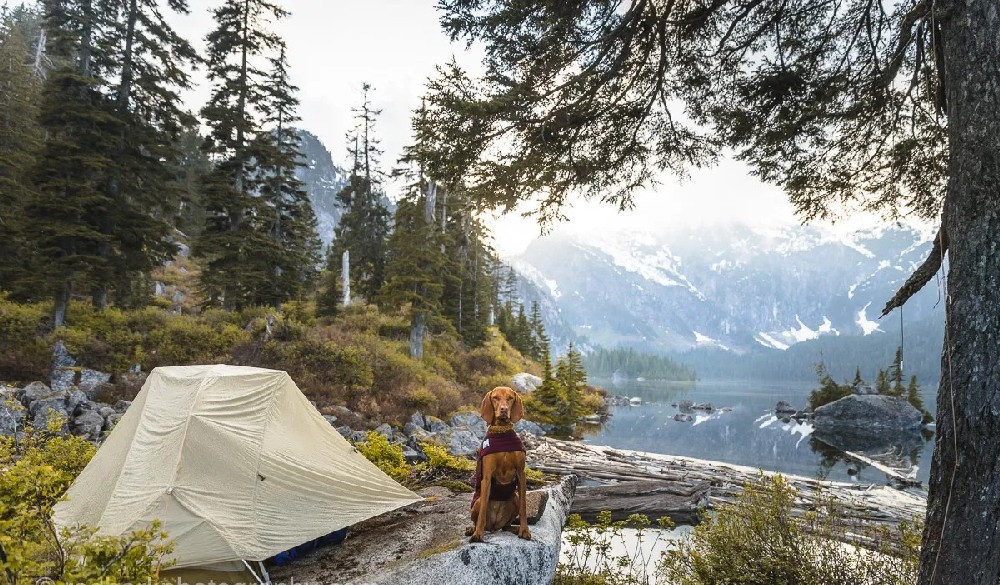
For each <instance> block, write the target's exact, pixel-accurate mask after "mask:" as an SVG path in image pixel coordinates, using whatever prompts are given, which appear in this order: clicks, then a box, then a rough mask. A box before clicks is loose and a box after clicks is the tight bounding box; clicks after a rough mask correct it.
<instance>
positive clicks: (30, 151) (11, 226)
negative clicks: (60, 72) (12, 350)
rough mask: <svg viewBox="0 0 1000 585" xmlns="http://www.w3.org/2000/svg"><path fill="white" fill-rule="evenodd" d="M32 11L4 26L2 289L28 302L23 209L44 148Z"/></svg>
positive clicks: (0, 63) (0, 30)
mask: <svg viewBox="0 0 1000 585" xmlns="http://www.w3.org/2000/svg"><path fill="white" fill-rule="evenodd" d="M34 18H35V15H34V14H33V13H30V12H24V11H20V12H16V13H14V14H10V15H7V16H6V17H5V18H4V19H3V21H2V22H0V230H2V232H3V234H4V235H3V237H2V238H0V290H5V291H8V292H13V293H15V297H17V298H27V297H29V296H30V295H31V292H32V291H31V289H30V287H29V288H25V287H23V286H21V283H23V282H24V279H25V276H26V275H28V274H30V264H28V263H27V262H28V261H29V257H30V248H28V247H27V245H26V243H25V233H24V230H30V229H31V226H30V225H25V224H24V223H23V222H22V221H20V220H21V219H22V218H23V207H24V204H25V202H26V201H27V200H29V199H30V198H31V197H32V194H33V189H32V186H31V184H30V176H29V171H30V170H31V168H32V167H33V166H34V165H35V161H36V157H37V155H38V152H39V150H40V148H41V145H42V133H41V128H40V127H39V126H38V122H37V118H38V101H39V97H40V95H41V86H42V84H41V79H39V77H38V75H37V74H36V73H35V72H34V70H33V67H32V65H31V63H30V45H29V40H28V38H26V32H27V31H26V29H28V31H30V30H31V29H30V27H29V26H25V25H26V24H27V23H26V22H25V20H26V19H32V20H33V19H34Z"/></svg>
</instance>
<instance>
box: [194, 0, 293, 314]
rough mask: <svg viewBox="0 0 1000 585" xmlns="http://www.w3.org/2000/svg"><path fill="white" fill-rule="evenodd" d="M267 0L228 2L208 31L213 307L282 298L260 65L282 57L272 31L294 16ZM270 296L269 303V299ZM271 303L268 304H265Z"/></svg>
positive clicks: (207, 187) (204, 252)
mask: <svg viewBox="0 0 1000 585" xmlns="http://www.w3.org/2000/svg"><path fill="white" fill-rule="evenodd" d="M287 14H288V13H287V11H285V10H284V9H283V8H281V6H280V5H278V4H276V3H273V2H268V1H266V0H223V2H222V4H221V5H220V6H219V7H217V8H215V9H214V10H213V15H214V17H215V22H216V28H215V30H213V31H212V32H211V33H209V34H208V37H207V41H208V57H207V63H208V77H209V80H210V81H211V82H212V85H213V88H214V91H213V92H212V96H211V97H210V99H209V101H208V103H207V104H206V105H205V107H204V108H203V109H202V117H203V118H204V121H205V123H206V124H207V125H208V127H209V135H208V139H207V140H206V144H205V149H206V152H207V153H208V154H209V155H210V157H211V159H212V162H213V163H214V165H215V166H214V168H213V169H212V171H211V172H210V173H209V174H208V175H207V176H206V177H205V178H204V180H203V183H202V185H203V193H204V201H205V203H204V205H205V228H204V231H203V232H202V235H201V237H200V238H199V239H198V241H197V242H196V243H195V247H194V252H195V254H196V255H198V256H200V257H202V258H203V259H204V267H203V270H202V274H201V282H200V286H201V289H202V294H203V296H204V298H205V300H206V303H208V304H213V305H222V306H225V307H243V306H246V305H250V304H255V303H262V302H267V300H271V299H273V297H274V294H273V293H271V294H268V292H269V291H273V279H274V272H273V260H274V259H275V258H277V257H278V254H279V252H278V250H277V244H276V243H275V240H274V238H273V235H272V233H273V232H272V230H273V226H274V224H275V213H274V208H273V207H272V206H269V205H268V202H267V201H266V200H265V199H264V198H262V197H260V196H259V195H260V190H261V188H262V186H261V182H262V178H263V177H264V176H266V175H265V174H262V173H261V172H259V169H258V168H257V164H258V160H257V159H256V158H255V157H256V156H257V155H258V154H261V148H262V146H263V145H265V144H267V143H268V141H267V140H265V139H263V138H262V137H261V136H260V135H261V134H262V133H267V132H269V131H268V130H264V129H262V128H261V126H260V122H259V119H260V117H261V115H262V112H261V111H260V107H261V105H262V104H266V103H268V100H269V97H270V96H269V90H268V88H269V87H270V85H269V84H268V82H267V81H268V79H267V78H268V73H267V72H266V71H263V70H261V69H260V68H259V67H258V66H256V65H255V63H257V62H258V61H259V60H260V59H261V58H265V57H266V56H267V55H269V54H272V53H275V52H280V50H281V48H282V46H283V43H282V41H281V38H280V37H279V36H278V35H276V34H274V33H273V32H271V31H269V30H267V24H268V23H269V21H270V20H272V19H280V18H283V17H285V16H287ZM262 297H263V298H262ZM265 299H266V300H265Z"/></svg>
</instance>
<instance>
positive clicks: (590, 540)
mask: <svg viewBox="0 0 1000 585" xmlns="http://www.w3.org/2000/svg"><path fill="white" fill-rule="evenodd" d="M651 525H652V524H651V522H650V520H649V518H648V517H646V516H643V515H642V514H633V515H631V516H629V518H628V519H627V520H619V521H612V520H611V512H609V511H607V510H605V511H603V512H601V513H600V514H598V517H597V522H596V523H595V524H589V523H587V522H586V521H584V520H582V519H581V518H580V515H579V514H570V516H569V518H568V519H567V522H566V528H565V529H564V531H565V533H566V541H567V543H568V544H569V547H568V549H567V550H566V551H565V552H564V554H563V559H564V560H563V561H561V562H560V563H559V565H558V567H557V568H556V574H555V579H554V580H553V582H552V583H553V585H649V584H650V583H653V581H654V579H653V575H652V574H651V572H650V570H651V567H650V565H651V561H652V560H653V559H651V558H649V557H648V556H647V551H648V550H651V549H652V548H655V546H656V545H657V543H658V542H659V541H660V540H661V539H662V538H663V532H662V530H657V531H655V532H654V533H653V535H652V536H651V538H652V542H650V534H649V529H650V527H651ZM672 525H673V523H672V522H671V521H670V519H669V518H661V519H660V520H659V521H658V522H657V527H658V528H661V529H666V528H670V527H671V526H672ZM626 530H630V532H632V534H630V535H628V536H626ZM651 545H652V546H651ZM616 550H618V551H622V552H620V553H616Z"/></svg>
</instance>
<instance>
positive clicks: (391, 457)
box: [355, 431, 410, 481]
mask: <svg viewBox="0 0 1000 585" xmlns="http://www.w3.org/2000/svg"><path fill="white" fill-rule="evenodd" d="M355 446H356V447H357V448H358V451H361V454H362V455H364V456H365V458H366V459H368V460H369V461H371V462H372V463H374V464H375V465H376V466H377V467H378V468H379V469H381V470H382V471H384V472H385V473H386V474H387V475H388V476H389V477H391V478H393V479H394V480H396V481H403V480H405V479H406V478H407V477H409V475H410V468H409V466H408V465H406V459H405V458H404V457H403V447H402V446H400V445H397V444H395V443H390V442H389V439H387V438H385V436H383V435H381V434H379V433H376V432H375V431H368V433H367V434H366V438H365V440H364V441H362V442H360V443H356V444H355Z"/></svg>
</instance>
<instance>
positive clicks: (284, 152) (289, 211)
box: [252, 46, 322, 310]
mask: <svg viewBox="0 0 1000 585" xmlns="http://www.w3.org/2000/svg"><path fill="white" fill-rule="evenodd" d="M270 61H271V74H270V78H269V79H268V85H267V88H266V90H267V100H266V101H265V102H264V103H263V104H262V110H263V112H264V123H265V124H266V125H268V126H269V127H270V128H272V130H271V131H270V132H264V133H262V134H261V135H260V136H259V137H258V140H259V141H260V142H261V144H260V145H259V146H258V148H257V149H256V151H255V158H256V160H257V169H258V173H259V174H260V175H261V176H262V178H261V193H260V196H261V198H262V199H263V201H264V203H265V205H267V206H268V207H269V208H270V209H271V212H272V213H271V218H272V219H271V221H272V224H271V226H270V230H269V232H270V234H271V237H272V239H273V247H272V248H271V249H270V251H271V252H272V253H273V255H272V256H271V257H262V258H260V259H258V261H259V262H260V261H263V264H264V265H263V267H262V270H264V271H265V272H269V273H271V274H272V275H273V281H272V286H271V288H270V290H268V289H263V290H261V291H259V292H258V294H257V295H255V298H253V299H252V301H253V302H255V304H270V305H273V306H275V307H276V309H278V310H280V309H281V303H282V302H284V301H286V300H289V299H293V298H297V297H300V296H301V295H302V293H303V291H304V290H305V289H306V288H307V287H309V286H311V285H312V284H313V283H314V282H315V280H316V277H317V268H316V267H317V266H318V264H319V260H320V248H321V246H322V244H321V242H320V240H319V235H318V233H317V222H316V215H315V212H314V211H313V208H312V203H311V202H310V201H309V195H308V193H306V191H305V188H304V186H303V183H302V181H300V180H299V179H298V178H297V176H296V173H295V171H296V169H297V168H298V167H299V166H301V165H302V153H301V152H300V151H299V133H298V131H297V130H296V129H295V128H293V127H292V123H293V122H295V121H298V119H299V118H298V116H297V115H296V113H295V109H296V107H297V106H298V99H296V98H295V95H294V94H295V92H296V91H297V89H298V88H296V87H295V86H293V85H291V83H290V82H289V80H288V63H287V61H286V60H285V48H284V46H282V47H281V49H280V51H279V54H278V56H277V57H273V58H271V59H270Z"/></svg>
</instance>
